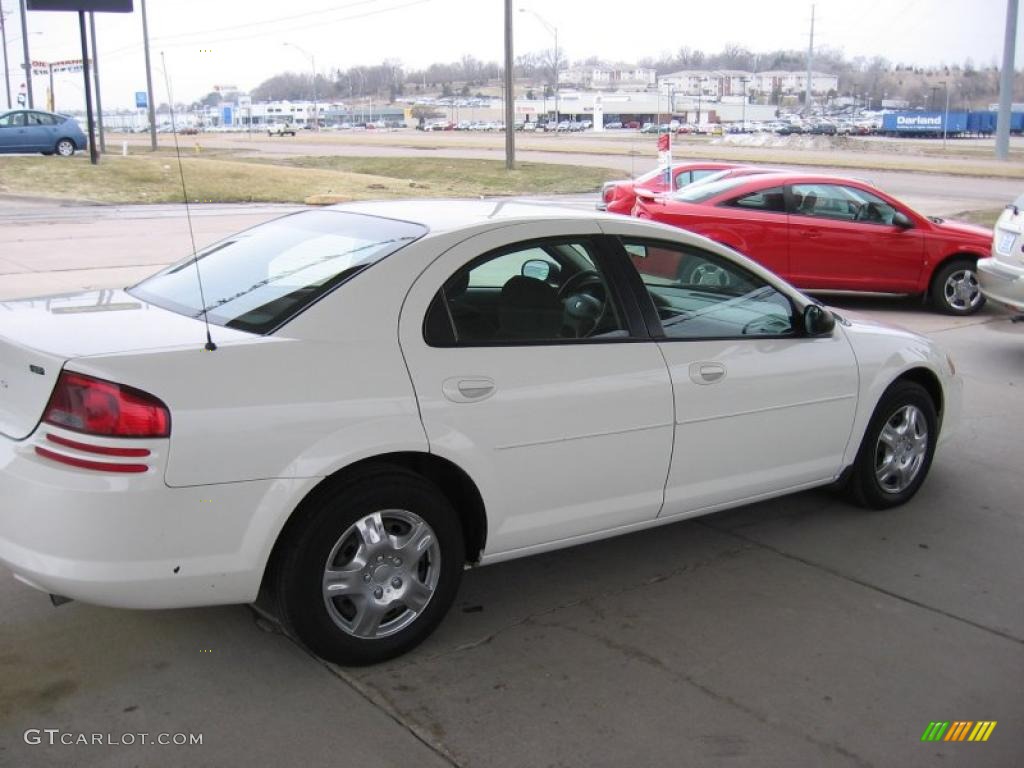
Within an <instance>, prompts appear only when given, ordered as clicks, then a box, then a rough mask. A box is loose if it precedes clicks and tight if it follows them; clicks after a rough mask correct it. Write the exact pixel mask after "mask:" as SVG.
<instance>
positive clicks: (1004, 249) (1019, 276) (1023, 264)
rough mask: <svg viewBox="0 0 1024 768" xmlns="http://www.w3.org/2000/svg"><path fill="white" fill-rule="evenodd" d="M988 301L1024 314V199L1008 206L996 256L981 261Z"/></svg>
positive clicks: (996, 242) (995, 242) (999, 229)
mask: <svg viewBox="0 0 1024 768" xmlns="http://www.w3.org/2000/svg"><path fill="white" fill-rule="evenodd" d="M978 285H979V286H980V287H981V292H982V294H983V295H984V296H985V298H987V299H989V300H990V301H993V302H995V303H996V304H999V305H1001V306H1003V307H1005V308H1007V309H1009V310H1010V311H1012V312H1015V313H1017V314H1024V195H1021V196H1020V197H1018V198H1017V200H1016V201H1014V202H1013V203H1011V204H1010V205H1008V206H1006V209H1005V210H1004V211H1003V212H1002V214H1001V215H1000V216H999V220H998V221H997V222H996V226H995V231H994V232H993V234H992V256H991V257H990V258H987V259H978Z"/></svg>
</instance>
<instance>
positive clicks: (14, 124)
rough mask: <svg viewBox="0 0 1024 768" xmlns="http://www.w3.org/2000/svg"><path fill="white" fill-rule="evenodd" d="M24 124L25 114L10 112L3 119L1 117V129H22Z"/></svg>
mask: <svg viewBox="0 0 1024 768" xmlns="http://www.w3.org/2000/svg"><path fill="white" fill-rule="evenodd" d="M24 124H25V113H24V112H9V113H8V114H6V115H4V116H3V117H0V128H20V127H21V126H23V125H24Z"/></svg>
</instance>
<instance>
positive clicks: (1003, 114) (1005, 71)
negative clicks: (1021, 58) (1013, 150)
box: [996, 0, 1018, 160]
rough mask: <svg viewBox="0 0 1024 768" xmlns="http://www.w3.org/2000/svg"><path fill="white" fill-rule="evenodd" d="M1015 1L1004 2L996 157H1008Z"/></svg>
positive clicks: (1015, 36)
mask: <svg viewBox="0 0 1024 768" xmlns="http://www.w3.org/2000/svg"><path fill="white" fill-rule="evenodd" d="M1017 10H1018V6H1017V0H1006V37H1005V39H1004V42H1003V68H1002V70H1001V71H1000V73H999V120H998V122H997V123H996V157H997V158H998V159H999V160H1006V159H1007V158H1008V157H1009V156H1010V106H1011V102H1012V101H1013V76H1014V74H1015V73H1014V70H1013V65H1014V58H1015V53H1016V51H1015V45H1016V42H1017Z"/></svg>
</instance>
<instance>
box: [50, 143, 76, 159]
mask: <svg viewBox="0 0 1024 768" xmlns="http://www.w3.org/2000/svg"><path fill="white" fill-rule="evenodd" d="M76 149H78V147H76V146H75V142H73V141H72V140H71V139H60V140H59V141H58V142H57V143H56V144H54V146H53V151H54V152H55V153H57V154H58V155H59V156H60V157H71V156H72V155H73V154H75V150H76Z"/></svg>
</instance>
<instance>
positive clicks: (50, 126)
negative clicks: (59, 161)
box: [0, 109, 88, 157]
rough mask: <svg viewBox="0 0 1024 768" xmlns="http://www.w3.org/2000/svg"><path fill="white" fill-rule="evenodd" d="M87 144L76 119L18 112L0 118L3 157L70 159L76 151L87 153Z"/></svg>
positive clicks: (32, 112)
mask: <svg viewBox="0 0 1024 768" xmlns="http://www.w3.org/2000/svg"><path fill="white" fill-rule="evenodd" d="M87 146H88V140H87V139H86V138H85V134H84V133H82V129H81V128H80V127H79V126H78V123H77V122H76V121H75V119H74V118H73V117H68V116H67V115H57V114H54V113H53V112H41V111H39V110H36V109H16V110H14V111H13V112H4V113H3V114H0V153H3V152H42V153H43V154H44V155H53V154H57V155H60V156H61V157H71V156H72V155H73V154H75V150H76V149H85V148H86V147H87Z"/></svg>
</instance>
